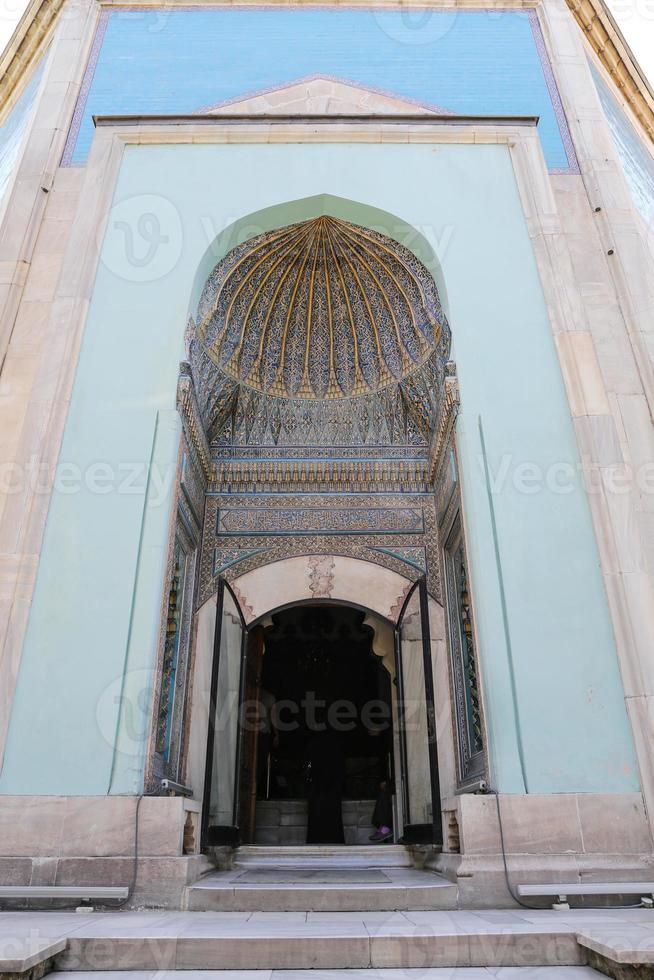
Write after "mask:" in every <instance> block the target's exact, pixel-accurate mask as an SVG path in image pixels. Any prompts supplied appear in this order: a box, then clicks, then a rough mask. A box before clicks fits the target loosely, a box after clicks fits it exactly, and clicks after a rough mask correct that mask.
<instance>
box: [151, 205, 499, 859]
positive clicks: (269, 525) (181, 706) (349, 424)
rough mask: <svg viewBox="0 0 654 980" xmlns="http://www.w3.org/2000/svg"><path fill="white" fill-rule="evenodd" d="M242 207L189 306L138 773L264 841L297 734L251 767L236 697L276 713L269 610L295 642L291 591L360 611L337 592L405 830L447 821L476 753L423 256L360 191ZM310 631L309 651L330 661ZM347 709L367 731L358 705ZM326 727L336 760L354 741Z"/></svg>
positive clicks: (459, 554) (428, 267) (296, 598)
mask: <svg viewBox="0 0 654 980" xmlns="http://www.w3.org/2000/svg"><path fill="white" fill-rule="evenodd" d="M284 215H287V220H283V217H284ZM255 217H256V219H257V220H256V222H253V223H254V224H255V225H256V226H257V227H258V229H261V231H260V233H258V234H256V235H255V236H254V237H246V236H243V238H244V239H245V240H242V238H241V235H240V231H239V229H237V228H235V235H234V237H232V238H231V242H230V244H233V242H234V240H236V242H237V243H238V244H236V246H235V247H232V248H229V247H227V246H225V247H223V245H224V244H225V243H226V242H227V241H229V240H230V236H229V235H228V234H227V232H225V233H224V234H223V235H222V236H221V238H220V241H218V242H217V243H216V249H215V251H214V252H213V262H214V263H215V259H216V255H218V256H222V257H221V258H220V259H219V261H218V262H217V263H216V264H214V265H213V268H211V269H210V268H209V267H208V266H206V267H205V266H204V265H203V266H202V272H201V273H199V281H198V283H197V284H196V287H197V288H196V289H195V299H194V304H193V311H192V314H191V316H190V318H189V323H188V330H187V343H188V347H187V350H188V362H185V363H184V364H183V365H182V369H181V373H180V381H179V387H178V407H179V410H180V414H181V417H182V423H183V439H182V451H181V465H180V485H179V493H178V509H177V527H176V532H175V537H174V540H175V550H174V552H173V553H172V559H171V560H172V566H173V570H174V574H173V575H172V576H171V588H170V596H169V601H168V604H167V606H166V610H167V619H166V623H165V636H166V642H165V645H164V655H163V658H162V662H163V672H162V673H163V682H162V685H161V696H160V698H159V705H160V708H159V715H158V719H157V732H158V733H159V734H158V739H157V745H156V746H155V752H154V753H153V758H154V763H153V771H154V772H155V773H157V771H160V772H162V773H163V774H165V775H167V776H168V777H169V778H172V779H178V780H183V781H184V782H185V783H186V785H188V787H189V788H190V789H191V791H192V792H193V793H194V794H195V795H196V796H198V797H202V799H203V839H204V841H205V843H209V842H218V841H231V842H232V843H235V842H236V841H238V840H242V839H256V835H257V832H258V831H257V819H256V811H257V806H258V804H259V803H260V802H261V801H262V798H263V799H264V800H265V799H266V798H267V797H269V796H270V793H271V791H272V792H275V793H278V794H281V793H282V792H283V791H286V790H288V792H289V793H293V794H296V793H298V792H299V790H297V789H296V790H290V789H289V780H290V782H293V781H294V780H295V784H297V779H296V776H297V774H295V775H293V773H292V772H291V770H293V766H294V765H296V764H297V763H298V758H299V756H298V753H297V750H296V749H297V747H291V745H290V742H289V743H288V744H286V745H285V746H283V748H284V752H281V751H280V752H278V753H277V756H276V758H275V759H274V764H275V765H276V766H277V770H273V768H272V763H271V764H270V765H269V763H268V760H267V758H266V764H265V766H264V765H263V762H262V760H263V757H264V755H265V756H266V757H267V756H269V755H270V754H271V753H270V751H269V746H266V744H265V743H266V739H262V738H260V737H259V735H258V734H256V735H255V733H254V732H253V731H252V730H251V729H252V725H250V728H248V726H247V725H246V723H245V722H244V721H243V719H242V715H243V712H244V710H245V709H244V707H243V706H244V705H247V704H248V702H250V701H254V702H255V705H254V707H253V709H252V710H253V714H254V721H253V726H254V727H255V729H256V726H261V725H262V724H263V728H264V729H265V728H268V727H270V726H269V723H268V720H267V713H268V709H266V708H265V706H262V704H258V705H257V703H256V702H262V701H263V699H262V698H261V697H259V695H260V694H261V692H262V690H263V691H266V692H267V693H266V699H267V700H268V701H276V700H278V699H279V700H283V699H284V698H285V694H287V693H288V692H287V691H286V692H285V691H284V684H283V683H282V681H283V678H281V679H280V677H279V675H278V677H277V680H276V683H277V686H278V687H279V690H278V691H277V690H275V691H270V690H268V688H266V687H265V685H264V663H265V660H266V657H267V656H268V655H270V656H271V657H274V656H277V654H275V653H274V651H272V647H274V633H275V630H277V631H278V632H280V631H281V632H283V629H284V628H285V627H288V628H289V629H290V627H291V624H292V622H293V617H296V618H295V630H296V633H298V631H299V636H300V638H299V639H298V638H297V636H296V640H295V641H294V642H296V645H297V646H298V647H300V648H302V649H298V650H296V652H295V653H294V654H293V656H294V657H296V658H297V660H298V663H299V661H301V660H302V658H304V661H306V658H307V656H309V654H307V652H306V649H305V648H306V647H307V645H308V641H307V639H306V635H304V639H302V635H303V634H302V631H303V630H304V631H305V634H306V629H307V628H308V627H306V628H305V626H302V622H303V621H302V616H304V615H305V613H302V612H301V611H298V608H300V610H301V607H302V604H306V605H308V606H310V607H311V608H312V609H314V610H319V609H320V608H321V607H323V606H325V607H326V606H332V607H337V606H339V605H342V604H345V605H346V606H347V607H348V608H349V609H351V610H353V609H358V610H359V611H360V612H361V613H362V614H363V618H361V616H358V617H357V618H356V620H351V621H350V623H349V627H348V628H346V624H345V622H344V619H343V617H344V616H345V613H340V614H339V615H340V620H339V622H340V625H341V627H342V628H343V630H344V632H345V633H348V629H349V637H350V639H349V641H348V642H350V643H351V645H354V646H356V642H355V640H354V638H353V637H354V636H355V634H356V635H358V636H359V640H360V641H361V645H363V639H362V637H363V636H365V635H366V629H365V628H366V627H370V628H371V629H372V630H373V632H374V637H373V639H372V641H371V643H372V651H373V652H372V656H373V657H377V658H380V657H381V659H382V662H383V666H384V669H385V670H386V671H387V674H388V677H389V678H390V682H391V697H390V711H391V719H390V720H391V725H390V734H389V736H388V737H389V739H390V743H389V744H390V746H391V751H390V760H389V761H388V762H387V765H386V771H387V772H389V773H390V774H391V775H392V778H393V785H394V808H395V813H394V832H395V836H396V839H399V838H400V837H402V838H403V839H409V838H410V837H411V836H413V837H414V838H416V839H417V838H419V837H420V838H428V839H430V840H435V841H438V840H439V839H440V836H441V830H440V797H441V795H442V796H448V797H450V796H451V795H452V794H453V792H454V790H455V789H456V788H457V785H458V786H462V785H466V786H469V785H471V784H472V783H473V782H474V780H475V779H477V778H478V777H479V773H480V771H481V769H482V767H483V764H484V762H483V757H484V753H483V743H482V735H481V733H482V725H481V702H480V697H479V692H478V687H477V681H476V677H477V674H476V664H475V657H474V640H473V632H472V619H471V609H470V602H469V594H468V593H469V590H468V588H467V578H466V576H465V574H464V571H462V569H463V570H465V556H464V553H463V544H462V532H461V531H460V530H458V531H457V530H456V529H457V528H458V529H460V528H461V527H462V524H461V521H460V516H459V494H458V480H457V477H456V471H457V467H456V454H455V451H454V445H453V428H454V420H455V418H456V410H457V404H458V401H457V391H458V389H457V382H456V377H455V373H454V366H453V365H452V364H451V362H449V361H448V357H449V345H450V331H449V325H448V323H447V319H446V316H445V313H444V310H443V308H442V304H441V300H440V295H439V288H440V287H441V286H442V283H441V282H440V279H439V278H438V275H439V270H438V268H437V262H436V260H435V258H434V256H433V254H430V252H429V248H428V246H427V245H426V242H425V241H424V239H422V238H421V236H420V235H418V233H417V232H415V230H414V231H413V233H412V234H411V235H409V234H408V233H409V232H410V229H408V227H407V226H406V225H405V224H404V223H402V222H401V221H400V220H399V219H397V218H394V217H393V216H392V215H389V214H385V213H383V212H379V211H375V212H374V213H373V211H372V209H370V208H365V207H363V206H361V205H357V204H354V203H353V202H347V201H343V200H336V199H333V198H329V197H324V198H322V197H321V198H316V199H308V200H306V201H297V202H291V203H290V204H288V205H285V206H282V205H280V206H278V207H276V208H271V209H269V211H267V212H262V213H260V214H258V215H256V216H255ZM288 218H290V219H291V220H290V221H289V220H288ZM366 222H369V224H366ZM398 239H401V240H398ZM405 241H406V242H407V243H409V242H410V247H407V244H404V242H405ZM437 281H438V282H439V288H437V285H436V283H437ZM455 531H456V533H455ZM448 562H449V564H448ZM418 583H419V584H418ZM446 597H447V604H448V610H449V612H448V641H447V643H446V638H445V637H446V632H445V614H444V606H445V603H446ZM293 610H295V611H293ZM307 615H308V614H307ZM320 615H323V614H322V613H318V612H316V613H315V616H316V617H318V618H319V616H320ZM335 616H336V613H333V615H332V619H334V617H335ZM336 619H338V616H336ZM317 621H318V619H315V622H317ZM315 622H314V625H315ZM191 623H192V624H193V633H192V632H191ZM316 628H317V627H316ZM266 631H268V632H266ZM357 631H358V633H357ZM266 641H268V642H267V646H268V649H266ZM357 642H358V641H357ZM319 645H320V646H321V649H322V651H323V656H322V662H323V664H324V663H325V662H326V661H335V660H336V659H338V658H337V657H336V655H335V653H334V651H333V650H331V652H330V651H327V653H325V649H326V640H325V637H324V636H323V637H322V638H321V639H320V643H319ZM446 646H449V656H451V658H452V667H453V669H452V671H451V673H450V667H449V661H448V651H447V649H446ZM271 651H272V652H271ZM380 651H381V652H380ZM355 655H356V654H355V653H353V652H352V651H350V653H349V654H347V655H346V654H343V656H342V658H341V660H340V664H341V668H340V673H341V674H342V673H343V666H342V665H343V664H344V663H347V662H349V660H348V658H352V657H354V656H355ZM316 660H317V661H320V660H321V658H320V657H316ZM298 663H295V664H294V665H291V666H288V665H287V670H288V671H291V672H295V673H297V672H298V671H299V670H300V667H299V666H298ZM337 678H338V671H337V670H336V668H334V683H335V682H336V679H337ZM434 680H435V682H434ZM266 683H270V681H269V679H268V680H266ZM372 683H373V682H372V681H370V684H372ZM185 685H188V687H189V690H190V691H191V696H190V698H188V697H187V698H186V700H185V699H184V698H183V697H181V693H182V692H183V691H184V690H185ZM373 686H374V685H373ZM310 690H311V687H310V686H307V687H306V688H305V689H304V691H303V692H302V691H301V692H300V695H302V694H304V695H307V693H308V692H309V691H310ZM451 690H452V691H453V693H454V697H453V698H451V697H450V691H451ZM296 693H297V692H296ZM337 693H338V692H337ZM341 693H343V690H342V689H341ZM347 693H348V692H347V691H345V694H344V697H343V698H341V700H348V696H347ZM350 694H351V692H350ZM250 695H252V696H250ZM334 697H335V698H336V694H335V695H334ZM349 699H350V700H352V698H351V697H350V698H349ZM300 700H302V697H300ZM364 700H365V699H364ZM435 700H436V703H435V704H434V701H435ZM453 712H454V714H455V715H456V718H455V719H454V718H453ZM302 724H303V725H305V722H304V720H303V722H302ZM357 725H358V726H359V730H360V733H361V735H362V738H363V740H364V741H365V738H364V732H363V729H365V728H366V726H365V724H364V723H363V722H362V720H361V717H360V706H359V707H358V708H357ZM305 727H306V725H305ZM454 733H456V734H455V735H454ZM264 734H266V735H268V736H272V734H273V733H272V731H271V730H270V731H267V732H266V731H264ZM437 735H438V746H437V744H436V736H437ZM455 739H456V750H455V748H454V745H455ZM159 746H161V748H159ZM341 748H342V750H343V754H344V757H345V759H344V761H345V763H347V764H348V765H350V766H351V765H352V764H353V763H352V760H353V759H354V758H355V757H356V756H355V754H354V746H353V744H349V745H344V744H342V745H341ZM368 748H370V746H368ZM388 754H389V753H387V755H388ZM381 755H382V753H379V754H378V755H377V766H378V769H379V760H380V758H381ZM373 756H374V753H373V755H372V756H370V758H372V757H373ZM348 759H349V760H350V761H349V763H348ZM293 760H294V761H293ZM303 761H306V760H303ZM284 767H286V770H287V772H286V774H284V773H281V772H280V771H279V770H280V769H282V768H284ZM296 768H297V765H296ZM370 772H372V768H371V769H370ZM280 777H283V778H286V784H287V785H286V790H284V789H283V786H284V784H283V782H282V783H280ZM370 778H372V776H371V777H370ZM264 782H265V783H266V792H265V794H264V793H263V791H262V786H263V783H264ZM271 787H272V790H271ZM368 792H369V790H368ZM293 798H294V797H293ZM260 829H261V828H259V831H260Z"/></svg>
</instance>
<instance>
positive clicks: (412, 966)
mask: <svg viewBox="0 0 654 980" xmlns="http://www.w3.org/2000/svg"><path fill="white" fill-rule="evenodd" d="M26 937H28V938H32V939H33V940H34V941H36V940H37V939H38V940H41V939H43V938H46V937H47V938H59V937H61V938H65V939H67V949H66V951H65V952H63V953H61V954H59V956H58V957H57V961H56V962H57V966H58V968H59V970H60V971H74V974H75V978H77V980H81V977H82V975H84V976H85V975H86V973H87V972H89V971H93V972H94V976H95V978H96V980H100V978H99V977H98V971H99V972H101V973H102V974H103V980H107V978H108V977H109V975H110V974H111V971H112V970H118V971H120V973H121V976H122V978H123V980H125V972H126V971H127V972H130V973H132V974H135V977H134V980H137V978H138V980H147V978H149V977H150V976H151V975H152V974H151V973H150V972H147V971H154V970H156V972H157V978H158V980H163V978H165V977H166V976H167V973H168V972H171V973H172V972H174V971H175V970H185V971H188V972H186V973H185V977H184V980H190V974H191V973H193V972H200V973H202V976H203V977H206V978H207V980H209V978H210V977H213V974H214V973H215V975H216V977H215V980H232V978H233V980H266V978H269V977H270V976H271V974H272V973H273V972H274V973H275V978H274V980H282V977H281V976H280V974H283V973H284V972H285V971H293V977H294V978H296V980H298V978H299V977H300V973H303V972H306V971H307V968H310V969H311V974H310V978H309V980H318V973H317V972H316V970H318V971H319V973H320V974H322V973H324V974H325V980H344V978H356V977H358V976H359V974H361V975H362V980H371V978H372V977H373V974H374V975H376V974H378V973H379V975H380V978H381V980H398V978H400V977H407V978H411V977H415V978H416V980H421V978H422V980H432V978H433V980H436V978H442V977H446V976H452V977H453V978H459V980H477V978H482V977H487V976H488V975H489V973H490V974H491V975H493V976H499V977H507V978H509V977H515V978H518V977H519V978H521V980H523V978H533V980H543V978H546V977H548V976H552V977H553V978H554V977H555V978H556V980H567V978H570V980H573V978H576V980H582V978H588V977H591V976H595V977H597V976H598V974H596V973H594V972H593V971H592V970H590V969H587V968H586V963H587V962H588V956H587V949H588V948H592V944H594V946H595V947H596V948H597V947H598V946H599V947H601V948H603V949H604V950H609V951H610V950H613V951H617V952H618V953H619V954H621V955H624V956H626V957H627V960H629V961H631V962H641V963H645V962H646V963H654V912H653V911H650V910H647V909H633V910H631V909H624V910H610V909H605V910H577V911H570V912H555V911H550V910H542V911H527V910H523V909H516V910H488V911H475V912H473V911H453V912H395V913H389V912H347V913H343V912H253V913H252V912H168V911H159V912H156V911H143V912H139V911H125V912H92V913H86V912H84V913H75V912H5V913H1V914H0V958H2V957H5V958H9V957H10V956H11V954H12V949H14V948H15V946H16V943H17V942H19V941H20V940H24V939H25V938H26ZM589 940H590V945H584V941H586V943H588V942H589ZM634 957H635V958H634ZM436 967H442V968H445V969H441V970H436V969H434V968H436ZM508 967H522V968H523V969H522V970H520V971H518V972H514V973H511V972H506V969H500V968H508ZM218 968H219V969H218ZM387 968H391V969H387ZM455 968H457V969H455ZM482 968H485V969H482ZM344 970H347V972H346V973H343V972H342V971H344ZM143 971H145V972H143ZM226 971H227V972H226ZM298 971H299V972H298ZM333 971H336V972H333ZM339 971H340V972H339ZM364 974H365V977H364V976H363V975H364ZM58 980H64V978H63V977H61V976H60V977H59V978H58ZM70 980H74V978H73V977H72V973H71V978H70ZM171 980H172V978H171ZM289 980H291V978H289Z"/></svg>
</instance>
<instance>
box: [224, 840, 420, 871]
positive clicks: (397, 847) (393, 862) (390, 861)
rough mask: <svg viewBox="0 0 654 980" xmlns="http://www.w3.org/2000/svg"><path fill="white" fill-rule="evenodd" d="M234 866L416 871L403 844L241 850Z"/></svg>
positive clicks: (255, 846)
mask: <svg viewBox="0 0 654 980" xmlns="http://www.w3.org/2000/svg"><path fill="white" fill-rule="evenodd" d="M234 864H235V866H238V867H252V866H256V867H260V868H265V867H268V868H321V867H329V868H412V867H413V859H412V856H411V851H410V849H409V848H408V847H404V846H403V845H402V844H360V845H354V844H350V845H331V844H322V845H311V844H295V845H291V846H276V847H275V846H269V847H263V846H258V845H255V844H250V845H246V846H243V847H239V848H238V850H237V851H236V855H235V858H234Z"/></svg>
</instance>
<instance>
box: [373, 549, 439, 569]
mask: <svg viewBox="0 0 654 980" xmlns="http://www.w3.org/2000/svg"><path fill="white" fill-rule="evenodd" d="M375 551H378V552H379V554H380V555H390V556H391V557H392V558H399V560H400V561H405V562H406V563H407V565H412V566H413V567H414V568H418V569H419V570H420V571H421V572H426V571H427V556H426V555H425V549H424V548H375Z"/></svg>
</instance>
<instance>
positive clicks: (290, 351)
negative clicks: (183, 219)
mask: <svg viewBox="0 0 654 980" xmlns="http://www.w3.org/2000/svg"><path fill="white" fill-rule="evenodd" d="M196 327H197V334H196V336H197V340H198V341H199V345H200V347H201V348H202V350H203V352H204V354H205V355H206V356H207V357H208V358H209V359H210V360H211V362H212V363H213V364H214V365H215V367H217V368H218V369H219V370H220V371H221V372H223V373H224V374H225V375H227V377H229V378H230V379H232V380H233V381H235V382H237V383H238V384H245V385H247V386H249V387H250V388H252V389H254V390H256V391H259V392H262V393H265V394H267V395H270V396H277V397H282V398H293V399H298V398H299V399H314V400H315V399H335V398H350V397H354V396H361V395H369V394H371V393H374V392H377V391H380V390H381V389H383V388H386V387H388V386H389V385H393V384H397V383H398V382H400V381H402V379H404V378H406V377H407V376H408V375H410V374H412V373H413V372H415V371H416V370H417V369H419V368H420V367H421V365H423V364H424V363H425V362H426V361H427V360H428V358H429V357H430V355H431V354H432V353H433V352H434V349H435V348H436V347H437V346H438V345H439V341H440V340H441V339H443V340H444V339H445V337H444V336H443V334H444V332H447V334H448V336H449V331H448V328H447V321H446V319H445V315H444V313H443V310H442V308H441V304H440V301H439V297H438V292H437V289H436V286H435V283H434V280H433V278H432V276H431V274H430V272H429V271H428V270H427V269H426V268H425V266H424V265H422V263H421V262H420V261H419V260H418V259H417V258H416V256H415V255H414V254H413V253H412V252H410V251H409V250H408V249H407V248H404V247H403V246H402V245H400V244H399V243H398V242H396V241H394V240H393V239H391V238H388V237H387V236H385V235H382V234H380V233H378V232H376V231H372V230H370V229H368V228H363V227H361V226H359V225H355V224H351V223H350V222H347V221H342V220H340V219H337V218H333V217H330V216H321V217H318V218H313V219H311V220H308V221H302V222H300V223H298V224H293V225H289V226H287V227H285V228H281V229H279V230H277V231H272V232H268V233H266V234H263V235H259V236H257V237H256V238H251V239H249V240H248V241H246V242H244V243H243V244H241V245H239V246H237V247H236V248H234V249H232V250H231V251H230V252H228V253H227V255H225V257H224V258H223V259H222V260H221V261H220V262H219V263H218V265H217V266H216V267H215V268H214V270H213V272H212V273H211V275H210V277H209V279H208V280H207V283H206V284H205V287H204V290H203V293H202V296H201V299H200V303H199V306H198V320H197V324H196Z"/></svg>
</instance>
